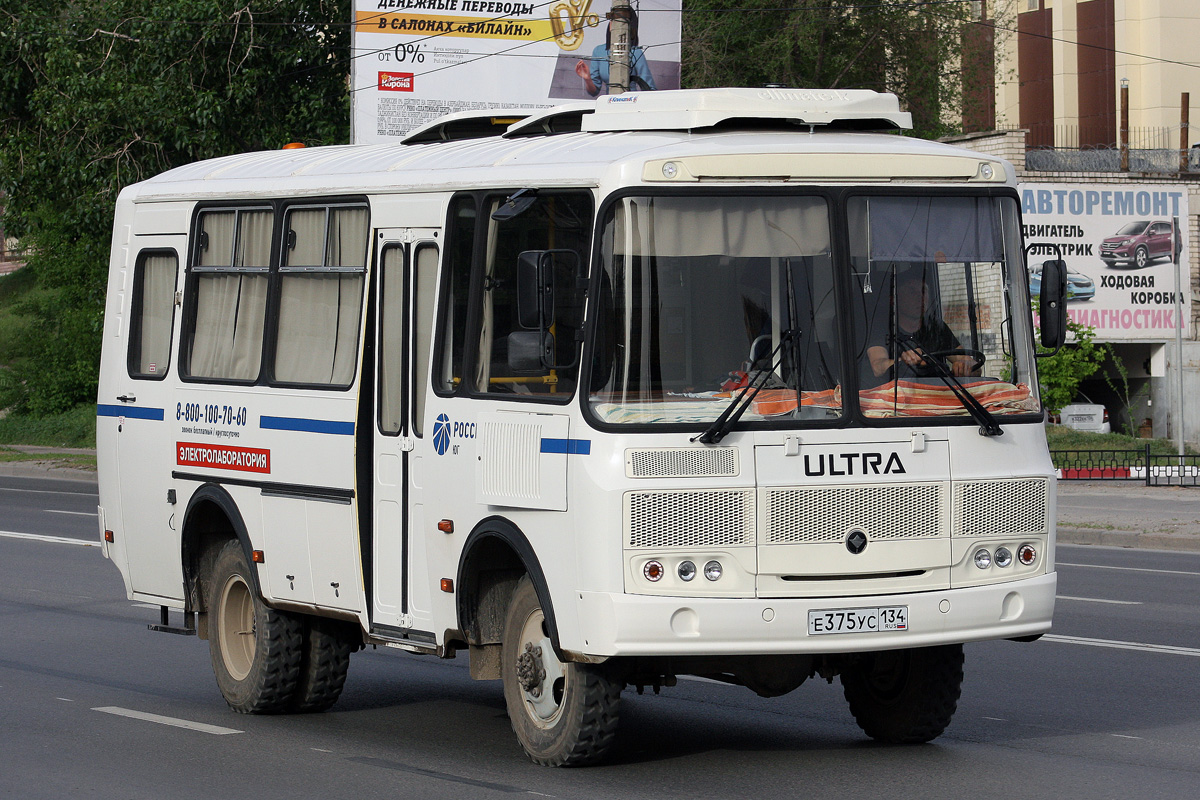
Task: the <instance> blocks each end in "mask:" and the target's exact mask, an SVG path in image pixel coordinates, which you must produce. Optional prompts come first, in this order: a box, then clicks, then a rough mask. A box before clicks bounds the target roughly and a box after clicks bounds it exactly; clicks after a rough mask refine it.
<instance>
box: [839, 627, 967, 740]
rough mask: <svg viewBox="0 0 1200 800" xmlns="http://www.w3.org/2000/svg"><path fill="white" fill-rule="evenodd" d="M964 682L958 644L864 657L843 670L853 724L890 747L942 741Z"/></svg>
mask: <svg viewBox="0 0 1200 800" xmlns="http://www.w3.org/2000/svg"><path fill="white" fill-rule="evenodd" d="M962 680H963V649H962V645H961V644H953V645H943V646H939V647H917V648H913V649H910V650H888V651H883V652H878V653H864V654H863V655H862V656H860V657H858V658H856V659H855V660H854V661H853V662H851V663H850V664H848V665H847V666H846V667H845V668H844V669H843V670H842V688H843V690H844V692H845V695H846V701H847V702H848V703H849V704H850V713H851V714H853V715H854V721H855V722H857V723H858V726H859V727H860V728H862V730H863V732H864V733H866V734H867V735H868V736H870V737H871V738H872V739H877V740H879V741H881V742H888V743H890V744H917V743H921V742H928V741H930V740H932V739H936V738H937V737H938V736H940V735H941V733H942V731H944V730H946V726H947V725H949V724H950V719H951V718H952V717H953V716H954V711H955V709H956V708H957V707H958V697H959V694H960V693H961V692H962Z"/></svg>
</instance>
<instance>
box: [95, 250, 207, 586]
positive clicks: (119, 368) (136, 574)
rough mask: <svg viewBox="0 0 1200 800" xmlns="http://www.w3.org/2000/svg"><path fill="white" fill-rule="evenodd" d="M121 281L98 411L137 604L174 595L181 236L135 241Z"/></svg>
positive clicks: (177, 581) (177, 576) (177, 580)
mask: <svg viewBox="0 0 1200 800" xmlns="http://www.w3.org/2000/svg"><path fill="white" fill-rule="evenodd" d="M135 240H136V241H135V243H134V250H135V252H134V253H133V256H132V261H133V274H132V279H131V280H130V281H129V284H128V286H129V291H130V297H129V298H128V300H129V305H128V306H127V307H128V308H129V317H128V318H127V319H126V321H125V331H124V334H125V347H124V348H123V349H124V350H125V352H123V353H121V354H120V361H119V362H117V361H116V360H115V359H114V362H113V363H109V364H106V365H105V368H106V369H108V370H111V371H112V372H113V373H115V374H116V375H118V376H119V377H118V378H117V379H116V380H106V381H105V383H104V389H105V390H107V391H102V392H101V397H100V404H99V411H100V414H101V416H102V419H103V422H102V424H105V425H112V426H114V427H115V428H116V429H117V435H116V442H117V463H118V472H119V479H120V486H121V519H122V530H121V533H122V534H123V535H124V538H125V543H124V546H125V553H126V554H127V559H128V569H129V575H128V578H129V584H130V587H131V588H132V590H133V592H134V593H135V594H136V595H138V596H140V597H143V599H150V598H151V597H153V598H175V599H177V598H181V597H182V596H183V569H182V565H181V562H180V556H179V526H180V518H179V517H180V511H181V509H180V508H179V507H178V506H175V505H172V503H171V501H169V500H168V495H167V490H168V489H169V488H170V487H171V485H172V482H171V470H172V468H173V467H174V464H175V447H176V441H177V438H176V433H177V432H178V430H179V423H178V422H177V420H178V419H179V418H180V417H181V413H180V410H179V409H180V405H179V393H178V390H177V386H178V381H177V376H176V375H175V374H174V371H175V369H176V367H177V361H178V360H177V358H176V356H177V354H176V352H175V348H174V343H175V342H176V340H177V339H176V326H177V323H178V318H179V315H178V314H177V313H176V312H177V310H178V308H177V307H176V304H175V297H176V294H175V293H176V291H177V290H178V284H179V281H180V278H181V277H182V274H183V264H182V261H183V256H184V253H185V252H186V250H185V248H186V240H185V239H184V237H182V236H136V237H135Z"/></svg>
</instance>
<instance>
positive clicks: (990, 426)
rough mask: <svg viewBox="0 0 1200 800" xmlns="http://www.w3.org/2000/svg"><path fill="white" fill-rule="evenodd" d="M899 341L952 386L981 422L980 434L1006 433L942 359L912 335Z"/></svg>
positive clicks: (967, 407)
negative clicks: (924, 349)
mask: <svg viewBox="0 0 1200 800" xmlns="http://www.w3.org/2000/svg"><path fill="white" fill-rule="evenodd" d="M897 341H898V342H899V344H900V345H901V346H902V347H903V348H904V349H905V350H911V351H913V352H914V353H916V354H917V355H919V356H921V358H922V359H923V360H924V362H925V363H926V364H928V365H929V366H930V368H931V369H932V370H933V371H934V372H935V373H937V376H938V377H939V378H941V379H942V383H944V384H946V385H947V386H948V387H950V391H952V392H954V396H955V397H957V398H958V402H960V403H962V405H963V408H965V409H966V410H967V413H968V414H970V415H971V419H973V420H975V421H976V422H978V423H979V435H980V436H1002V435H1003V434H1004V430H1003V429H1002V428H1001V427H1000V423H999V422H997V421H996V417H995V416H993V414H992V412H990V411H988V410H987V409H986V408H984V406H983V403H981V402H979V399H978V398H977V397H975V395H973V394H971V393H970V392H968V391H967V390H966V389H965V388H963V385H962V384H961V383H959V380H958V378H956V377H955V376H954V374H953V373H951V372H950V370H949V369H947V368H946V365H945V364H943V363H942V362H941V360H940V359H937V358H929V357H928V356H926V355H925V353H924V352H923V351H922V350H921V348H920V347H919V346H918V345H917V343H916V342H915V341H914V340H913V338H912V337H911V336H902V337H899V338H898V339H897Z"/></svg>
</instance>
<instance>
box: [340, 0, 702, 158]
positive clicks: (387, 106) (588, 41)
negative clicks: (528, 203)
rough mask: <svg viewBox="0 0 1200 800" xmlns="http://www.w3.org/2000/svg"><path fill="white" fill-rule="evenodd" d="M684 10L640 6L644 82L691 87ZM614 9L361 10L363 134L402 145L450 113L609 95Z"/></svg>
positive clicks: (503, 4) (402, 0)
mask: <svg viewBox="0 0 1200 800" xmlns="http://www.w3.org/2000/svg"><path fill="white" fill-rule="evenodd" d="M681 4H682V0H640V2H635V3H634V17H633V19H632V20H631V22H630V24H631V27H632V28H633V30H634V31H636V33H635V34H634V35H635V36H636V41H635V43H634V44H635V47H634V49H633V52H632V64H631V69H630V72H631V76H632V81H631V82H632V83H633V84H634V86H633V87H632V88H636V89H638V90H641V91H645V90H651V89H678V88H679V52H680V9H681ZM611 5H612V3H611V0H550V2H538V0H529V1H528V2H509V1H508V0H501V1H497V0H355V3H354V8H355V11H354V17H355V19H354V40H353V68H352V69H351V97H352V98H353V110H352V118H353V123H352V130H353V140H354V141H355V142H356V143H378V142H389V141H391V142H394V141H397V140H399V139H400V138H403V137H404V135H405V134H407V133H408V132H409V131H410V130H412V129H413V128H416V127H418V126H420V125H422V124H424V123H426V122H429V121H431V120H433V119H436V118H437V117H440V116H442V115H443V114H448V113H451V112H455V111H475V110H480V109H488V108H505V109H537V108H549V107H550V106H556V105H561V104H563V103H569V102H572V101H576V100H586V99H589V98H591V97H595V96H597V95H598V94H602V93H607V91H608V86H607V80H608V62H607V54H608V48H607V33H608V22H607V20H606V15H607V14H608V13H609V11H610V10H611Z"/></svg>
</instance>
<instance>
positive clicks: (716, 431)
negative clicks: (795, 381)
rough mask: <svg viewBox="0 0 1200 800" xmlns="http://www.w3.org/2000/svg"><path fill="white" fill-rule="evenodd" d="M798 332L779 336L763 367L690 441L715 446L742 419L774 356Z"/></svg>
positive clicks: (770, 367)
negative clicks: (701, 431) (702, 430)
mask: <svg viewBox="0 0 1200 800" xmlns="http://www.w3.org/2000/svg"><path fill="white" fill-rule="evenodd" d="M799 335H800V332H799V331H796V330H789V331H783V332H782V333H781V334H780V335H779V344H777V345H775V349H774V350H772V351H771V354H770V355H769V356H767V361H766V364H765V365H764V366H761V367H759V368H758V369H756V370H754V372H753V373H752V374H751V375H750V378H749V379H748V380H747V381H746V385H745V386H743V387H742V391H740V392H739V393H738V394H737V396H736V397H734V398H733V400H731V401H730V402H729V405H727V406H725V410H724V411H722V412H721V413H720V415H719V416H718V417H717V418H716V419H714V420H713V421H712V424H711V425H709V426H708V427H707V428H705V429H704V432H703V433H701V434H700V435H699V436H693V437H692V438H691V441H693V442H702V443H704V444H717V443H718V442H720V441H721V440H722V439H724V438H725V435H726V434H727V433H729V431H730V430H731V429H732V428H733V426H734V425H736V424H737V421H738V420H739V419H741V418H742V414H745V413H746V409H747V408H749V407H750V404H751V403H752V402H754V398H755V397H757V396H758V392H759V390H760V389H762V387H763V386H764V385H765V384H766V383H767V379H768V378H769V377H770V376H771V373H772V372H774V370H775V356H776V355H778V354H779V350H780V349H781V348H782V347H783V346H784V345H785V344H787V342H788V341H789V340H791V339H792V338H793V337H797V338H798V337H799ZM797 403H799V393H798V392H797Z"/></svg>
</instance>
